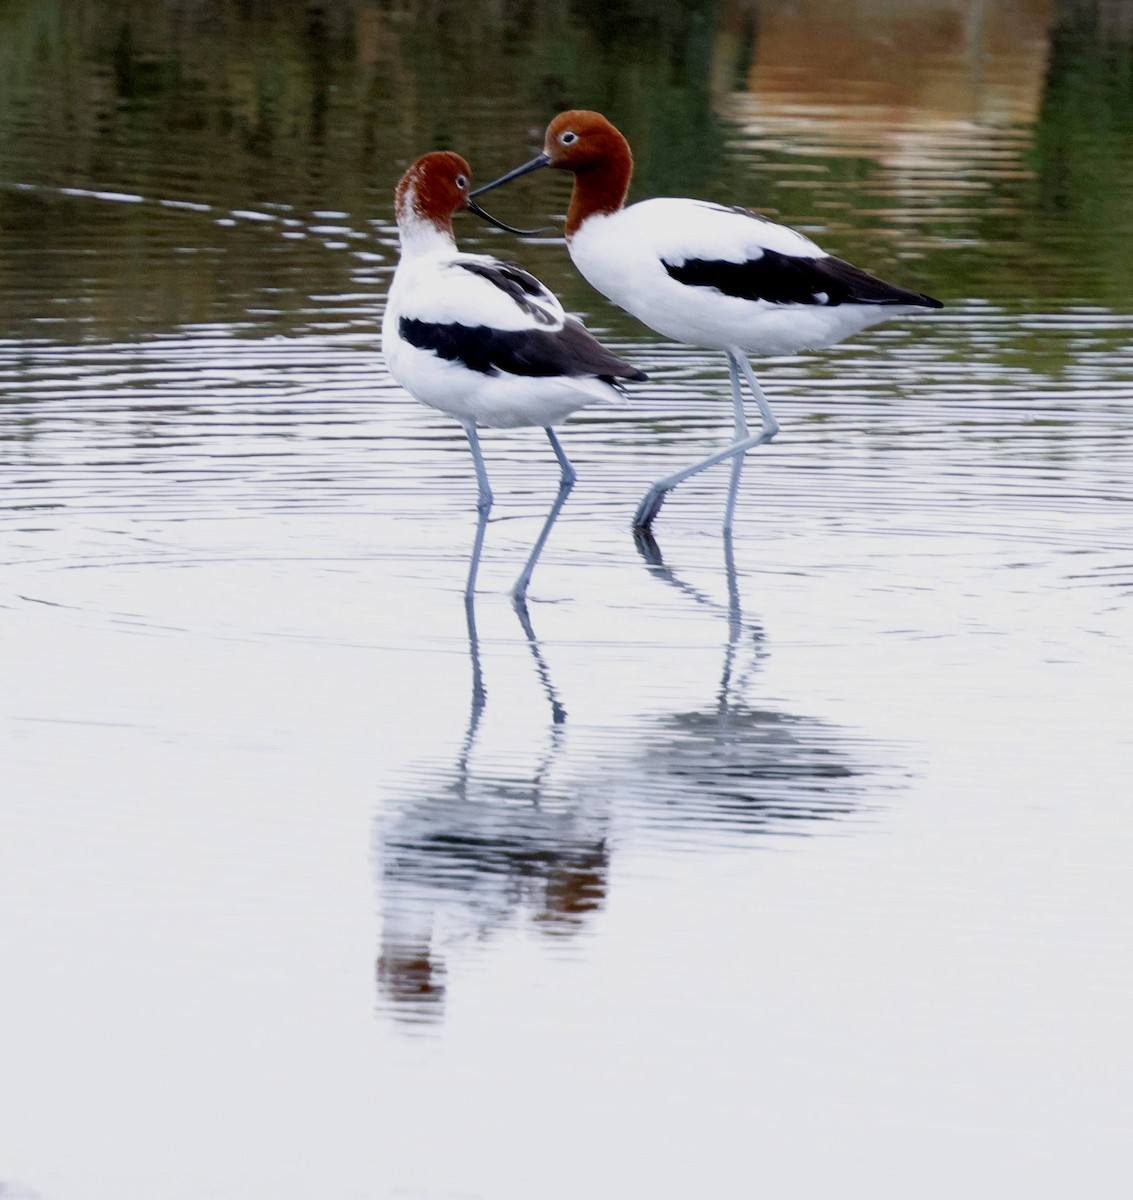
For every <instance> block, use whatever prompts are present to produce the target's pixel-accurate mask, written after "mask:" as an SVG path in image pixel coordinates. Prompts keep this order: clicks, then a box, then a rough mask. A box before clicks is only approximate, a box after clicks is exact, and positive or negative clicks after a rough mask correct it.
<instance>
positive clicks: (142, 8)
mask: <svg viewBox="0 0 1133 1200" xmlns="http://www.w3.org/2000/svg"><path fill="white" fill-rule="evenodd" d="M1004 2H1006V0H1004ZM945 7H946V6H941V17H942V19H944V18H945V16H946V15H947V14H946V13H945ZM991 7H992V8H994V7H995V5H994V4H993V5H992V6H991ZM1111 7H1112V6H1111ZM924 8H925V9H926V11H927V10H931V9H932V8H933V5H932V3H931V0H925V4H924ZM773 11H775V5H774V4H773V3H772V0H764V2H763V3H762V4H759V3H757V2H756V0H573V2H570V3H566V2H563V3H508V4H500V3H498V0H432V2H424V0H421V2H418V3H414V2H412V0H396V2H395V0H381V2H366V0H323V2H322V3H316V2H308V0H270V2H269V0H258V2H257V0H210V2H209V3H207V4H200V3H187V2H182V3H157V2H156V0H155V2H152V3H143V2H132V3H126V2H125V0H121V2H117V3H115V2H96V0H11V2H9V3H6V4H3V5H0V289H3V292H4V297H5V305H4V308H5V315H4V320H5V323H6V331H7V333H8V334H9V335H12V334H16V335H19V336H30V335H32V334H33V333H34V334H36V335H39V336H47V337H51V338H56V339H74V338H78V337H90V336H99V337H121V336H145V335H148V334H150V333H154V332H163V331H165V330H168V329H170V328H176V327H178V326H182V325H185V324H192V323H200V322H222V323H226V324H230V325H233V326H236V327H237V328H239V329H241V330H243V331H245V332H249V333H252V334H260V333H263V332H281V331H282V332H286V331H290V330H292V329H294V328H296V326H297V325H303V324H304V323H305V322H307V321H308V320H309V319H311V314H312V313H313V312H314V311H315V310H316V309H317V308H318V301H317V300H316V301H312V299H311V298H312V297H319V296H321V295H341V294H344V293H350V292H355V293H360V294H372V295H373V297H374V299H375V301H376V300H377V299H378V298H379V297H380V295H381V293H382V291H383V289H384V273H385V272H387V271H388V270H389V269H390V268H391V266H392V262H393V257H394V253H395V239H394V237H393V234H392V230H391V229H390V227H389V222H390V220H391V216H392V213H391V189H392V186H393V183H394V182H395V180H396V179H397V177H398V175H399V174H400V172H401V170H402V169H403V168H404V166H405V164H406V163H407V162H409V161H410V160H411V159H412V158H414V157H415V156H417V155H418V154H420V153H422V152H424V151H425V150H428V149H431V148H434V147H439V146H453V147H456V148H459V149H460V150H461V152H462V153H464V154H465V155H466V156H467V157H468V158H469V159H470V161H471V162H472V164H473V166H474V168H475V169H476V171H477V174H478V176H479V177H480V178H481V179H483V178H487V177H489V176H490V175H492V174H493V173H496V172H498V171H499V170H502V169H503V168H505V167H508V166H511V165H513V164H515V163H516V162H518V161H522V159H523V158H524V157H526V156H527V155H529V153H530V152H531V150H532V148H533V146H535V145H536V144H537V143H538V141H539V139H540V137H541V131H542V129H543V126H544V124H545V122H546V121H547V119H548V118H549V117H550V116H551V115H553V114H554V113H555V112H556V111H559V110H560V109H562V108H564V107H568V106H586V107H595V108H599V109H601V110H603V111H605V112H607V113H608V114H609V115H610V116H611V117H612V119H614V120H615V122H616V123H617V124H619V125H620V126H621V127H622V128H623V129H624V130H625V132H626V133H627V135H628V136H629V137H630V140H631V142H632V144H633V146H634V150H635V154H636V158H637V163H638V172H637V176H636V179H635V182H634V195H635V196H645V195H663V194H677V195H680V194H688V195H700V196H705V197H708V198H715V199H719V200H724V201H728V202H735V203H745V204H748V205H752V206H756V207H760V206H763V207H769V208H771V209H773V210H775V211H776V212H777V214H778V215H780V216H781V217H782V218H783V219H785V220H786V221H788V222H789V223H791V224H796V225H801V226H804V227H807V228H811V229H814V230H815V231H817V232H818V234H819V236H820V237H821V239H822V241H823V242H824V243H825V244H827V245H828V246H829V248H830V249H832V250H833V251H835V252H837V253H843V254H847V255H849V256H851V257H854V258H857V259H860V260H861V261H862V262H863V265H866V266H870V267H873V268H874V269H878V270H881V271H883V272H885V273H886V274H890V275H892V276H893V277H894V278H895V280H896V281H897V282H908V283H910V284H915V285H917V286H922V287H926V288H928V289H929V290H931V291H933V292H934V293H937V294H941V295H942V296H944V297H945V298H946V299H955V298H962V297H981V298H985V299H987V300H989V301H990V302H992V303H999V304H1003V305H1007V306H1010V305H1021V306H1028V305H1031V306H1041V307H1043V308H1047V307H1050V306H1052V305H1053V306H1058V305H1060V304H1066V303H1103V304H1108V305H1112V306H1115V307H1121V308H1126V307H1128V304H1129V296H1130V294H1131V290H1130V275H1131V273H1133V238H1130V236H1129V233H1130V225H1131V215H1130V208H1131V206H1133V199H1131V197H1133V84H1131V78H1133V67H1131V65H1130V53H1131V52H1130V43H1129V34H1128V30H1127V29H1126V28H1124V27H1122V26H1119V25H1118V24H1116V23H1114V22H1112V21H1111V22H1109V23H1107V22H1106V21H1105V20H1104V19H1103V18H1102V17H1101V16H1099V12H1102V11H1110V9H1109V8H1106V9H1099V6H1098V5H1096V4H1091V3H1079V2H1073V0H1065V2H1064V3H1063V4H1062V5H1060V6H1059V8H1058V10H1057V14H1056V22H1055V24H1054V26H1053V30H1052V33H1051V37H1050V48H1049V59H1048V67H1047V73H1046V77H1045V80H1043V81H1041V89H1042V100H1041V104H1040V106H1039V109H1038V112H1037V125H1036V126H1035V128H1034V130H1033V132H1032V131H1031V130H1030V129H1022V130H1021V131H1020V136H1019V138H1018V139H1017V140H1016V142H1014V143H1012V145H1017V146H1018V149H1017V151H1016V150H1012V151H1011V153H1017V155H1018V158H1017V162H1016V164H1015V168H1016V169H1014V170H1006V171H1000V172H992V173H991V174H990V175H989V176H988V178H987V179H986V180H985V181H984V183H985V184H986V186H984V187H983V190H978V189H977V190H974V191H971V192H964V191H957V190H953V189H950V187H949V186H948V185H949V184H950V183H951V182H952V180H950V179H948V178H945V177H944V173H943V172H942V174H941V176H940V177H939V178H938V177H935V176H933V175H932V174H931V172H930V173H927V174H924V175H923V177H920V178H919V179H918V181H917V186H918V188H919V192H918V196H917V200H916V203H911V202H910V199H909V196H908V195H907V194H906V193H902V192H899V191H892V190H891V189H892V188H893V187H894V184H893V180H892V176H891V173H889V172H888V171H887V169H886V168H885V167H884V166H883V165H882V164H881V163H880V162H879V160H878V159H876V158H874V157H872V156H871V153H870V152H869V151H868V149H866V150H860V151H857V152H847V150H846V149H845V148H842V149H840V150H839V151H838V152H834V150H831V151H830V152H829V153H817V154H813V155H811V156H810V157H809V158H805V159H800V158H799V156H798V155H797V153H796V150H795V147H794V146H793V145H792V144H791V139H790V137H789V136H772V135H770V134H769V133H768V132H767V129H766V128H765V127H762V126H761V125H760V123H759V121H758V120H756V121H754V122H753V123H751V124H749V125H746V126H744V127H743V128H742V129H741V128H740V127H738V126H733V125H731V124H730V123H729V120H728V119H727V118H726V116H725V115H723V114H726V113H728V112H729V111H730V108H729V103H728V97H729V95H732V94H738V93H742V92H743V91H744V89H746V88H747V87H749V86H751V81H752V80H753V79H754V80H758V79H759V77H760V76H759V68H760V67H761V66H765V65H766V63H765V61H764V59H763V58H761V55H763V56H766V55H767V54H768V53H769V51H768V49H767V46H766V43H765V41H764V40H761V39H762V32H763V29H764V26H765V25H766V21H767V19H768V15H769V14H772V13H773ZM949 11H951V10H949ZM849 19H850V18H849V17H847V20H849ZM883 19H884V14H881V13H878V14H876V15H871V14H870V13H865V12H857V11H856V10H855V11H854V14H853V15H852V20H853V21H854V22H856V25H855V26H854V37H855V38H856V39H857V42H855V44H868V41H869V37H870V34H871V30H872V29H873V25H871V22H874V23H876V22H880V21H882V20H883ZM879 28H880V27H879ZM813 32H814V36H815V38H816V39H817V38H823V37H825V38H826V39H827V40H826V43H824V46H823V54H825V55H827V56H829V58H830V61H832V62H838V61H839V60H838V47H837V45H836V44H831V43H830V39H831V38H832V37H834V36H835V35H834V34H831V33H830V30H829V28H827V27H826V26H824V25H823V24H822V22H818V23H817V24H816V25H815V28H814V31H813ZM951 53H953V59H952V60H948V61H942V62H941V64H940V66H939V68H938V69H939V71H940V72H941V73H942V77H947V73H948V72H949V71H953V72H955V73H956V75H957V77H960V76H961V75H964V74H965V73H967V76H969V77H970V74H971V72H972V71H973V70H975V69H976V67H973V64H972V62H971V61H969V58H966V57H965V54H966V51H965V49H964V47H962V46H961V47H959V48H956V49H955V50H954V51H951ZM969 57H970V56H969ZM824 61H825V60H824ZM802 65H805V64H800V66H802ZM844 65H845V66H846V69H848V70H849V69H851V68H852V70H853V71H855V72H857V75H856V76H855V78H862V77H864V74H868V64H864V65H863V64H862V63H860V62H856V61H855V62H853V63H845V64H844ZM777 66H778V67H779V68H780V69H782V68H783V67H784V66H786V67H788V68H790V67H791V64H790V63H787V64H783V63H779V64H777ZM977 66H978V64H977ZM753 67H754V68H755V70H754V72H753ZM833 94H834V95H835V96H838V95H839V93H837V92H834V93H833ZM755 99H756V100H758V99H759V97H758V96H756V97H755ZM840 102H841V103H843V104H844V105H845V107H846V111H847V112H850V115H851V116H852V104H853V103H854V101H853V98H852V97H851V96H849V95H847V97H846V98H845V99H844V100H842V101H840ZM816 111H817V113H818V115H817V116H814V115H812V116H811V117H808V119H810V120H814V121H817V122H818V123H819V124H821V121H822V119H823V117H822V114H821V111H820V110H816ZM755 112H756V113H757V114H758V112H759V108H758V105H757V106H756V108H755ZM835 115H836V114H835ZM829 117H830V114H827V119H829ZM1028 139H1031V144H1030V148H1029V150H1028V149H1027V142H1028ZM973 153H975V151H973ZM973 164H974V165H973V166H972V170H973V171H975V172H976V173H977V174H978V171H979V160H978V158H976V159H973ZM16 185H34V186H33V187H32V188H31V189H30V190H29V189H27V188H24V189H22V190H21V189H20V188H18V187H17V186H16ZM67 188H79V189H93V190H96V191H103V192H119V193H126V194H128V195H130V196H133V197H141V198H142V199H143V201H144V202H142V203H125V202H121V201H115V200H113V199H107V198H101V199H99V198H91V197H82V196H68V195H66V194H62V193H61V189H67ZM566 190H567V183H566V180H564V179H561V178H557V177H554V176H552V175H551V174H550V173H545V175H544V176H543V177H539V178H533V179H532V180H530V181H524V182H523V183H521V184H519V185H517V186H516V188H515V189H513V190H511V191H509V194H508V196H507V198H506V201H505V202H504V211H503V212H502V213H501V215H502V216H504V217H505V218H507V217H511V218H512V219H513V220H515V221H519V222H521V223H523V224H530V225H537V224H539V223H541V222H545V221H546V220H547V219H548V218H551V219H553V218H554V217H555V215H556V214H557V213H559V212H561V211H562V208H563V207H564V206H565V200H566ZM169 201H176V202H190V203H194V204H199V205H204V206H207V211H194V210H191V209H184V208H182V209H174V208H170V207H169V206H168V204H167V203H163V202H169ZM898 216H899V219H898ZM265 218H266V219H265ZM835 218H836V219H835ZM891 218H892V219H891ZM886 220H889V221H890V226H891V231H892V228H893V226H894V225H895V226H896V227H897V228H898V229H899V231H900V237H892V238H890V240H889V242H885V241H883V240H882V239H880V238H879V237H878V230H879V223H881V222H883V221H886ZM375 222H376V224H375ZM459 232H460V235H461V237H462V239H463V240H464V242H465V244H467V245H469V246H473V247H475V246H482V247H487V248H490V249H492V250H496V251H499V252H502V253H505V254H508V255H510V256H514V257H517V258H520V259H522V260H523V261H524V262H525V263H526V264H527V265H528V266H530V267H531V268H532V269H534V270H536V271H537V272H538V273H539V274H540V275H542V276H543V277H544V278H545V279H546V280H547V282H548V284H550V286H552V287H553V288H555V290H557V291H559V292H560V293H562V295H563V298H564V301H565V302H566V303H567V304H568V305H569V306H571V307H572V308H574V309H576V310H579V311H582V312H584V313H590V314H592V315H593V317H594V319H595V320H596V323H598V324H599V325H602V326H606V327H607V328H612V329H613V331H614V332H615V333H617V334H619V335H621V336H623V337H626V338H634V339H641V338H646V337H648V336H649V335H647V334H645V333H644V332H643V331H642V330H641V328H640V326H638V325H637V323H636V322H633V321H632V320H631V319H630V318H628V317H626V316H624V314H620V313H618V312H617V311H616V310H614V309H613V308H611V307H610V306H609V305H606V304H605V303H604V302H603V301H602V300H601V299H599V298H598V297H596V296H595V295H594V293H593V292H592V291H591V290H590V289H589V288H588V287H586V285H585V284H583V283H582V282H581V281H580V280H579V278H578V276H577V274H576V273H575V272H574V271H573V270H572V269H571V268H570V266H569V264H568V263H567V261H566V259H565V256H564V255H563V253H562V247H561V245H560V244H558V243H557V242H556V241H555V240H554V239H550V240H547V241H546V242H545V243H543V244H537V245H536V244H524V245H519V244H517V243H516V242H515V241H514V240H513V239H510V238H507V237H504V236H502V235H499V234H496V233H493V232H489V231H487V230H485V229H484V228H483V227H481V226H480V225H479V224H477V223H475V222H473V221H470V220H469V221H462V222H461V223H460V229H459ZM910 245H911V246H915V247H917V248H918V250H917V253H918V254H919V256H920V257H919V258H918V259H917V260H916V261H915V262H912V263H908V264H905V263H902V262H901V261H900V260H901V259H902V258H903V257H904V252H903V249H902V247H904V246H910ZM360 252H362V255H361V256H360ZM365 252H369V253H371V254H372V255H374V256H375V257H373V258H371V259H369V260H366V259H365V257H364V253H365ZM356 319H357V321H358V322H359V323H360V324H362V325H366V324H367V318H366V317H365V315H364V314H361V313H360V314H358V315H357V317H356ZM373 324H374V322H373V320H372V318H371V319H370V320H369V325H368V327H370V328H372V327H373Z"/></svg>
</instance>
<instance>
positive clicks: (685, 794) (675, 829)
mask: <svg viewBox="0 0 1133 1200" xmlns="http://www.w3.org/2000/svg"><path fill="white" fill-rule="evenodd" d="M635 542H636V545H637V549H638V552H639V553H640V554H641V557H642V558H643V559H644V560H645V564H646V567H647V569H648V570H649V572H650V574H651V575H653V576H654V577H655V578H657V579H658V580H660V581H661V582H663V583H665V584H666V585H668V586H670V587H673V588H675V589H676V590H677V591H679V592H681V593H682V594H683V595H685V596H688V597H689V598H690V599H691V600H693V601H694V602H695V603H696V604H698V605H700V606H702V607H705V608H708V609H712V610H715V611H718V612H720V613H721V615H722V616H723V617H724V618H725V620H726V623H727V637H726V640H725V644H724V654H723V662H722V666H721V671H720V682H719V686H718V688H717V691H716V698H715V702H714V703H713V704H712V705H711V706H709V707H707V708H696V709H691V710H680V711H675V712H668V713H665V714H664V715H663V716H661V717H659V718H655V719H654V721H653V723H652V727H651V729H650V734H649V737H648V738H647V740H646V741H645V744H644V754H643V755H642V756H641V757H640V759H639V760H638V761H639V766H640V769H641V779H640V783H639V789H640V790H641V791H642V792H644V793H646V794H648V796H649V804H648V805H642V806H640V808H639V809H636V810H635V811H636V812H637V815H638V816H639V819H643V823H644V824H646V825H648V826H649V827H650V828H651V830H652V831H653V832H656V831H657V830H658V829H660V830H661V831H662V833H663V836H665V837H666V838H667V839H672V840H675V841H677V842H679V843H680V844H682V845H688V846H689V848H696V849H703V848H706V846H707V845H711V844H712V843H713V841H714V840H716V839H718V838H720V837H723V838H725V839H729V838H733V837H735V836H741V835H746V834H761V835H785V834H809V833H813V832H815V824H814V823H815V822H826V821H831V820H835V819H839V818H845V817H847V816H849V815H850V814H851V813H854V812H855V811H857V810H859V809H861V808H863V807H864V806H867V805H868V793H869V792H870V791H871V790H872V789H873V788H874V787H875V786H876V777H877V774H878V772H877V771H876V770H875V769H874V767H873V766H872V765H871V764H868V763H867V762H865V761H864V760H863V758H862V755H861V745H860V743H859V744H858V745H855V744H854V738H853V735H852V734H851V733H850V731H848V730H844V729H841V728H839V727H838V726H835V725H832V724H829V723H827V722H825V721H822V720H819V719H818V718H815V717H810V716H805V715H798V714H794V713H790V712H787V711H784V710H783V709H781V708H778V707H773V706H770V705H769V706H766V707H758V706H755V705H752V704H751V703H749V702H748V701H747V700H746V699H745V697H746V695H747V694H748V693H749V692H750V691H751V686H750V685H751V681H752V677H753V676H754V675H755V674H756V673H757V672H758V670H759V668H760V666H761V665H762V663H763V662H764V661H765V659H766V658H767V654H768V650H767V645H766V639H765V634H764V630H763V627H762V625H760V624H759V623H758V622H754V621H751V620H750V619H747V618H745V616H744V614H743V610H742V608H741V604H740V592H739V584H738V580H737V576H736V562H735V553H734V549H733V545H732V538H731V534H730V533H725V534H724V536H723V549H724V565H725V576H726V581H727V597H728V598H727V604H726V605H725V604H721V603H720V602H719V601H717V600H715V599H713V598H712V597H710V596H709V595H707V594H706V593H704V592H702V591H700V590H699V589H698V588H696V587H694V586H692V585H691V584H689V583H687V582H685V581H684V580H682V579H681V578H679V577H678V576H677V575H676V574H675V573H674V572H673V571H672V570H671V569H670V568H669V567H667V566H666V565H665V562H664V560H663V558H662V556H661V551H660V549H659V548H658V546H657V543H656V542H655V541H654V539H653V537H652V536H651V535H650V534H649V533H648V532H647V531H644V530H638V531H636V532H635ZM712 835H715V838H714V837H713V836H712Z"/></svg>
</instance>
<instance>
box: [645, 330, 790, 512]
mask: <svg viewBox="0 0 1133 1200" xmlns="http://www.w3.org/2000/svg"><path fill="white" fill-rule="evenodd" d="M728 363H729V367H730V370H732V371H735V370H736V369H737V368H738V369H739V370H741V371H743V373H744V375H745V377H746V378H747V381H748V386H749V387H750V388H751V390H752V395H753V397H754V398H755V403H756V405H757V406H758V407H759V414H760V416H761V417H762V418H763V425H762V428H761V429H760V431H759V432H758V433H756V434H751V435H750V436H748V437H743V438H738V439H737V440H736V441H735V442H733V443H732V445H730V446H726V447H725V448H724V449H723V450H718V451H717V452H716V453H715V454H710V455H708V457H707V458H704V459H702V460H701V461H700V462H697V463H693V465H692V466H691V467H686V468H685V469H684V470H683V471H677V472H676V474H675V475H670V476H669V477H668V478H666V479H662V480H660V481H659V482H657V483H655V484H654V485H653V486H652V487H651V488H650V489H649V491H648V492H646V493H645V497H644V499H643V500H642V501H641V503H640V504H639V505H638V506H637V512H636V513H635V514H634V518H633V524H634V527H635V528H637V529H648V528H649V526H650V525H651V524H652V522H653V518H654V517H655V516H656V515H657V513H658V512H659V511H660V508H661V505H662V504H663V503H664V502H665V497H666V495H668V493H669V492H670V491H672V489H673V488H675V487H676V486H677V484H678V483H683V482H684V481H685V480H686V479H689V478H690V477H691V476H693V475H698V474H699V473H700V472H701V471H704V470H707V469H708V468H709V467H714V466H715V465H716V464H717V463H719V462H723V461H724V460H725V459H726V458H734V457H735V456H736V455H742V454H744V453H746V452H747V451H748V450H751V449H752V448H753V447H755V446H762V445H763V443H764V442H769V441H771V439H772V438H773V437H774V436H775V435H776V434H777V433H778V432H779V422H778V421H776V420H775V415H774V413H772V411H771V406H770V405H769V404H768V403H767V398H766V397H765V396H764V394H763V389H762V388H761V387H760V386H759V383H758V382H757V380H756V378H755V374H754V373H753V372H752V369H751V367H750V366H749V365H748V361H747V359H746V358H745V357H744V356H743V354H742V353H741V352H740V351H739V350H729V351H728ZM733 402H734V403H737V404H738V403H739V401H737V400H735V399H734V397H733ZM737 426H738V421H737ZM745 428H746V425H745ZM733 478H734V482H735V486H736V487H737V488H738V487H739V479H738V476H736V475H735V472H734V471H733ZM733 507H734V505H733V504H732V503H731V502H730V503H729V506H728V509H727V511H726V515H725V528H730V522H731V510H732V508H733Z"/></svg>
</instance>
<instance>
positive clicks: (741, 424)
mask: <svg viewBox="0 0 1133 1200" xmlns="http://www.w3.org/2000/svg"><path fill="white" fill-rule="evenodd" d="M728 375H729V376H730V377H731V380H732V405H733V407H734V409H735V417H736V436H735V440H736V441H737V442H743V441H746V440H747V438H748V437H749V436H750V435H749V433H748V428H747V416H746V415H745V413H744V396H743V392H742V391H741V390H740V371H739V368H738V367H737V366H736V360H735V359H734V358H733V357H732V356H731V355H730V354H729V355H728ZM743 471H744V455H742V454H737V455H736V456H735V458H733V459H732V478H731V480H730V481H729V483H728V503H727V504H726V505H725V506H724V526H723V529H724V533H725V534H730V533H731V532H732V517H733V516H734V514H735V511H736V496H737V495H738V494H739V490H740V476H741V475H742V474H743Z"/></svg>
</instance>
